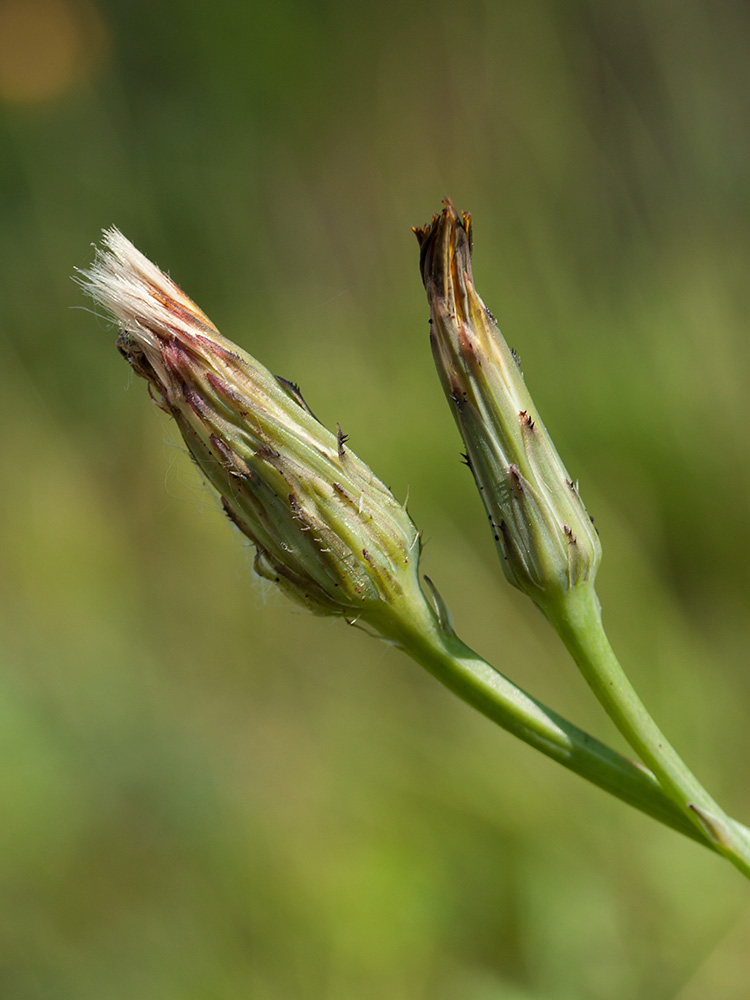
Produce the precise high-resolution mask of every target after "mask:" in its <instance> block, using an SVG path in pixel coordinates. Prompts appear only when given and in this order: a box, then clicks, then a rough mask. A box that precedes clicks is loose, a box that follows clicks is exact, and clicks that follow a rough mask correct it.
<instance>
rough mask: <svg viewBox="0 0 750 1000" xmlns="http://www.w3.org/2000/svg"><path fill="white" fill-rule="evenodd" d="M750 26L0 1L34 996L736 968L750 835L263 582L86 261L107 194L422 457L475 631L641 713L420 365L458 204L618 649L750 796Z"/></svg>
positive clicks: (517, 666)
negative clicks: (564, 604) (740, 846)
mask: <svg viewBox="0 0 750 1000" xmlns="http://www.w3.org/2000/svg"><path fill="white" fill-rule="evenodd" d="M749 42H750V12H749V11H748V9H747V8H746V7H745V6H744V5H741V4H738V3H735V2H728V0H726V2H724V0H722V2H720V3H718V4H716V3H712V4H709V3H707V2H698V0H682V2H681V3H676V2H667V0H664V2H659V3H657V4H647V3H645V2H642V3H629V4H625V3H620V2H615V3H611V4H596V3H585V2H574V3H565V4H561V3H556V2H554V0H546V2H542V3H537V4H524V3H509V4H498V5H494V4H489V3H479V2H473V0H472V2H469V3H466V4H463V5H461V6H458V7H457V6H456V5H449V4H447V3H437V4H414V5H410V6H408V7H407V8H406V9H404V7H403V5H400V4H395V3H385V4H379V5H374V6H372V5H371V6H370V7H362V6H360V5H351V4H344V3H343V2H333V0H321V2H317V3H302V2H292V0H286V2H282V3H277V4H274V5H260V4H254V3H250V4H238V3H229V2H227V3H218V4H212V5H207V4H203V3H197V2H196V0H188V2H182V3H176V2H174V3H172V2H166V0H163V2H161V3H159V4H158V5H151V4H147V3H145V2H143V0H134V2H130V3H127V4H120V3H114V2H99V3H98V4H97V3H95V2H94V0H23V2H21V0H4V2H3V3H0V97H1V98H2V109H1V110H2V118H1V119H0V129H1V130H2V139H1V142H2V150H3V154H2V156H0V211H1V212H2V226H0V253H1V254H2V262H3V271H2V274H3V278H2V283H1V286H0V287H1V289H2V291H1V293H0V345H1V347H0V351H1V357H2V365H0V378H2V386H1V387H0V418H1V419H2V426H3V427H4V429H5V433H4V445H3V449H2V463H3V490H2V492H1V493H0V656H2V670H1V672H0V748H1V759H2V768H1V769H0V887H1V888H2V900H3V906H2V910H1V911H0V913H1V914H2V915H1V916H0V993H2V995H3V996H7V997H9V998H11V997H12V998H13V1000H42V998H44V1000H48V998H49V1000H52V998H54V1000H68V998H70V1000H88V998H91V1000H94V998H95V1000H100V998H102V997H106V998H107V1000H110V998H111V1000H118V998H126V997H127V998H130V997H133V996H144V997H145V996H148V997H149V998H151V997H153V998H158V1000H172V998H174V1000H188V998H190V1000H193V998H195V1000H197V998H201V1000H203V998H206V1000H207V998H209V997H210V998H221V1000H230V998H235V997H237V998H240V997H241V998H246V997H253V998H262V1000H265V998H268V1000H276V998H283V1000H286V998H291V997H294V998H311V1000H312V998H315V1000H317V998H326V1000H328V998H330V1000H338V998H342V1000H344V998H345V1000H348V998H351V997H357V998H364V1000H367V998H370V997H372V998H382V997H388V998H389V1000H399V998H402V997H403V998H404V1000H407V998H408V1000H415V998H418V997H424V998H428V997H429V998H430V1000H443V998H445V1000H453V998H458V997H460V998H471V1000H475V998H476V1000H496V998H497V1000H529V998H539V1000H542V998H544V1000H558V998H559V1000H567V998H573V997H575V998H576V1000H588V998H591V1000H596V998H606V1000H617V998H620V997H622V998H623V1000H624V998H630V997H633V996H647V997H649V998H651V997H654V998H659V997H665V998H666V997H670V998H679V1000H693V998H695V997H697V996H699V995H701V996H721V997H722V1000H733V998H735V997H737V998H739V997H742V996H744V989H745V987H744V984H745V983H746V982H747V981H748V977H749V976H750V963H749V960H748V957H747V956H748V954H750V949H748V946H747V945H748V937H749V936H750V924H749V923H748V915H747V910H746V899H747V895H746V893H747V889H746V886H745V885H743V884H742V882H741V880H740V878H739V876H738V875H737V873H736V872H734V871H733V870H732V869H731V868H730V867H729V866H728V865H726V864H725V863H724V862H722V861H720V860H719V859H717V858H714V857H712V856H711V855H710V854H709V853H708V852H706V851H702V850H701V849H700V848H699V847H697V846H695V845H693V844H691V843H688V842H683V841H682V840H681V839H680V838H678V837H677V836H676V835H675V834H672V833H670V832H669V831H667V830H662V829H660V828H658V827H657V826H656V825H655V824H652V823H649V821H647V820H645V819H643V818H641V817H640V816H638V815H636V814H635V813H632V814H631V813H630V812H629V811H628V810H627V809H625V807H623V806H621V805H620V804H618V803H616V802H614V801H609V800H608V799H606V798H605V797H604V796H603V795H602V794H601V793H599V792H597V791H596V790H593V789H589V788H588V786H586V785H585V784H584V783H583V782H581V781H580V780H578V779H576V778H574V777H572V776H569V775H567V774H564V773H562V772H561V771H560V770H559V769H555V767H554V766H553V765H552V764H550V763H548V762H547V761H545V760H542V759H541V758H539V759H537V757H535V756H534V755H533V754H532V753H531V752H530V751H528V750H527V749H526V748H524V747H522V746H521V745H517V744H516V743H514V742H513V741H512V740H511V739H510V738H509V737H507V736H505V735H504V734H502V733H500V732H499V731H496V730H494V729H493V727H491V726H490V724H489V723H487V722H486V721H485V720H483V719H482V718H480V717H479V716H476V715H474V714H472V713H471V712H470V711H469V710H468V709H467V708H465V707H464V706H462V705H461V704H460V703H458V702H457V701H455V700H453V699H452V698H451V697H450V696H449V695H447V694H446V693H444V692H443V691H442V690H440V689H439V688H437V687H436V685H435V684H434V683H433V682H432V681H431V680H430V679H429V678H428V677H427V676H425V675H422V674H421V673H420V672H419V671H418V670H417V668H416V667H414V666H412V665H411V664H410V663H409V662H408V661H407V660H405V659H403V658H400V657H399V655H398V654H397V653H396V652H395V651H393V650H389V649H387V648H385V647H383V646H381V645H380V644H377V643H375V642H373V641H372V640H371V639H368V638H367V637H366V636H365V635H363V634H361V633H359V632H357V630H354V629H352V630H347V629H346V627H345V626H343V625H341V624H338V623H335V622H328V621H322V620H316V619H313V618H310V617H307V616H305V615H304V614H302V613H300V612H299V611H297V610H295V609H294V608H292V607H291V606H289V605H287V604H286V603H284V602H283V601H282V599H281V598H279V597H277V596H275V595H274V594H272V593H267V592H265V591H263V590H261V589H259V588H258V586H257V585H256V584H255V583H254V582H253V580H252V577H251V570H250V567H251V559H250V554H249V553H248V552H247V551H246V550H245V549H244V548H243V546H242V544H241V542H240V541H239V540H238V538H237V536H235V535H233V534H232V533H231V531H230V530H229V529H228V526H227V524H226V523H225V519H224V518H223V517H222V516H221V514H220V512H219V510H218V507H217V504H216V502H215V501H214V499H213V498H212V497H211V495H210V494H209V492H208V491H207V490H206V489H205V488H204V487H203V486H201V485H200V484H199V482H198V480H197V476H196V474H195V473H194V471H193V470H192V468H191V467H190V465H189V462H188V461H187V459H186V458H185V455H184V454H183V452H182V451H181V449H180V447H179V446H178V444H177V441H176V437H175V432H174V431H173V430H172V428H171V427H169V425H168V424H167V423H166V422H165V421H164V420H163V419H162V415H161V414H160V413H158V411H156V410H155V408H154V407H152V406H150V405H149V402H148V398H147V396H146V393H145V392H144V388H143V386H142V385H141V384H135V382H134V381H133V379H132V378H131V377H130V375H129V373H128V371H127V369H126V366H125V365H124V364H123V363H122V361H121V360H120V359H119V358H118V356H117V354H116V352H115V350H114V331H113V330H111V329H110V328H109V327H108V326H107V324H106V323H105V322H104V321H103V320H102V319H100V318H98V317H95V316H92V315H91V314H89V313H87V312H85V311H81V309H79V308H76V307H80V306H81V305H85V304H84V303H82V301H81V297H80V295H79V292H78V290H77V289H76V287H75V286H74V285H73V284H72V283H71V281H70V274H71V272H72V269H73V268H74V267H75V266H85V265H86V264H87V263H88V262H89V261H90V259H91V254H92V251H91V250H90V249H89V244H90V243H91V242H92V241H93V240H96V239H97V236H98V231H99V229H100V228H101V227H102V226H106V225H110V224H112V223H116V224H117V225H119V226H120V227H121V228H122V230H123V231H124V232H125V233H126V235H127V236H128V237H130V238H131V239H133V240H134V241H135V242H136V243H137V245H139V246H140V247H141V248H142V249H143V250H144V251H145V252H146V253H147V254H149V255H150V256H152V257H153V258H154V259H155V260H156V261H157V262H158V263H160V264H161V265H162V266H164V267H167V268H169V269H170V270H171V273H172V274H173V276H174V277H175V278H176V280H178V281H179V282H180V283H181V284H182V285H183V287H185V289H186V290H187V291H188V293H189V294H191V295H193V296H194V297H195V298H196V299H197V301H198V302H199V303H200V305H201V306H202V307H203V308H204V309H205V310H206V311H207V312H208V314H209V315H210V316H211V317H212V318H213V319H214V321H215V322H217V323H218V325H219V326H220V328H221V329H222V330H223V332H224V333H226V334H227V335H228V336H230V337H232V338H233V339H235V340H237V341H239V342H240V343H242V345H243V346H244V347H246V348H247V349H248V350H250V351H252V352H253V353H254V354H256V355H257V356H258V357H260V358H261V359H262V360H263V361H264V362H265V363H267V364H268V365H269V366H270V367H271V368H272V369H273V370H274V371H277V372H278V373H279V374H282V375H284V376H286V377H288V378H293V379H296V380H299V381H301V383H302V388H303V390H304V392H305V395H306V397H307V399H308V400H309V402H310V404H311V405H312V407H313V409H314V410H315V411H316V412H317V413H318V414H319V415H320V416H321V418H323V419H324V420H325V421H326V422H327V423H328V424H329V425H331V424H334V423H335V421H337V420H340V421H341V423H342V425H343V427H344V429H345V430H346V431H347V432H348V433H349V434H350V435H351V440H352V445H353V446H354V447H355V449H356V450H357V451H358V452H359V453H360V454H361V455H362V456H363V457H364V458H365V459H366V460H367V461H368V462H370V464H371V465H372V466H373V467H374V468H375V469H376V470H377V472H378V474H379V475H381V476H382V477H383V478H385V479H386V481H387V482H389V483H390V484H391V486H392V487H393V489H394V491H395V492H396V493H397V495H400V496H405V495H406V494H407V492H408V494H409V498H410V509H411V511H412V513H413V515H414V517H415V519H416V520H417V522H418V524H419V525H420V527H421V528H422V531H423V533H424V538H425V543H426V546H425V563H424V568H425V569H426V570H427V571H428V572H429V573H430V575H431V576H432V577H433V578H434V579H435V581H436V582H437V584H438V586H439V587H440V589H441V591H442V592H443V594H444V596H445V598H446V600H447V601H448V603H449V605H450V606H451V608H452V610H453V612H454V616H455V619H456V623H457V626H458V628H459V631H460V632H461V634H462V636H463V637H464V638H465V639H467V640H468V641H469V642H471V643H473V644H474V645H476V646H477V648H478V649H479V650H480V651H481V652H482V653H484V654H485V655H487V656H489V657H490V659H492V660H493V661H494V662H496V663H497V665H498V666H500V667H501V668H503V669H505V670H506V671H507V672H508V673H509V674H510V675H511V676H512V677H513V678H514V679H516V680H517V681H519V682H520V683H521V684H523V685H525V686H526V687H528V688H530V689H531V690H533V691H534V693H536V694H538V695H540V696H541V697H543V698H545V699H546V700H547V701H548V702H550V703H552V704H554V705H555V707H557V708H559V709H560V710H561V711H563V712H565V713H566V714H568V715H570V716H571V717H573V718H574V719H575V720H576V721H578V722H580V723H581V724H583V725H585V726H587V727H589V728H591V729H593V730H594V731H595V732H596V733H597V734H598V735H602V736H603V737H605V738H607V739H611V740H612V741H613V742H615V743H616V744H617V745H620V744H619V742H618V740H617V737H616V736H614V735H613V734H612V732H611V730H610V728H609V726H608V724H607V723H606V721H604V720H602V718H601V715H600V713H599V711H598V709H597V707H596V706H595V705H594V704H592V698H590V697H589V695H588V692H587V691H586V690H585V689H584V686H583V684H582V682H581V681H580V680H579V679H578V677H577V676H576V674H575V672H574V670H573V668H572V665H571V664H570V663H568V662H567V660H566V657H565V655H564V654H563V652H562V651H561V650H560V649H559V648H558V645H557V644H556V642H555V640H554V637H553V636H552V635H551V634H550V632H549V630H548V629H547V628H546V627H545V625H544V623H543V622H542V621H541V619H540V617H539V616H538V614H536V613H535V612H534V610H533V608H531V607H530V606H529V605H528V604H527V603H525V602H524V600H523V598H522V597H521V596H520V595H518V594H516V593H514V592H511V590H510V588H508V587H507V586H506V585H505V583H504V581H503V580H502V577H501V573H500V571H499V567H497V566H496V564H495V557H494V554H493V552H492V551H491V549H490V539H489V537H488V535H487V533H486V530H485V526H484V519H483V516H482V513H481V506H480V504H479V502H478V500H477V499H476V498H475V497H474V495H473V487H472V484H471V482H470V477H469V476H468V474H467V473H466V470H463V469H462V468H461V466H460V464H459V461H458V451H459V443H458V439H457V435H456V433H455V431H454V428H453V425H452V422H451V419H450V414H449V413H448V410H447V408H446V407H445V405H444V402H443V400H442V399H441V398H440V393H439V389H438V384H437V380H436V378H435V376H434V373H433V371H432V362H431V359H430V357H429V348H428V344H427V338H426V331H427V324H426V307H425V303H424V300H423V294H422V290H421V287H420V284H419V276H418V269H417V261H416V256H417V255H416V244H415V243H414V241H413V237H412V236H411V234H410V233H409V226H410V225H411V224H415V223H421V222H423V221H425V219H426V218H427V217H429V215H430V214H432V212H434V211H436V210H437V209H438V207H439V202H440V198H441V197H443V196H444V195H446V194H450V195H451V197H453V199H454V200H455V201H456V203H457V204H458V205H459V207H461V208H465V209H468V210H470V211H472V212H473V213H474V217H475V225H476V261H475V263H476V275H477V283H478V287H479V289H480V291H481V293H482V295H483V296H484V298H485V299H486V301H487V302H488V305H489V306H490V307H491V308H492V309H493V311H494V312H495V313H496V314H497V316H498V318H499V320H500V322H501V325H502V326H503V329H504V330H505V332H506V334H507V336H508V338H509V340H510V342H511V343H512V344H513V345H514V346H515V347H516V348H517V349H518V351H519V352H520V354H521V357H522V360H523V365H524V370H525V372H526V376H527V379H528V382H529V384H530V386H531V388H532V391H533V392H534V393H535V397H536V400H537V403H538V404H539V406H540V408H541V410H542V413H543V414H544V417H545V422H546V423H547V425H548V427H549V428H550V429H551V431H552V432H553V434H554V435H555V438H556V440H557V442H558V445H559V447H560V450H561V451H562V453H563V455H564V456H565V458H566V460H567V462H568V465H569V466H570V468H571V471H572V472H573V473H574V474H576V475H579V476H580V480H581V485H582V490H583V495H584V496H585V498H586V500H587V502H588V505H589V507H590V509H591V510H592V511H593V512H594V513H595V515H596V517H597V524H598V525H599V527H600V531H601V534H602V539H603V543H604V550H605V563H604V567H603V570H602V573H601V596H602V599H603V602H604V606H605V615H606V621H607V623H608V626H609V628H610V631H611V634H612V638H613V640H614V642H615V645H616V648H618V650H619V651H620V653H621V655H622V659H623V661H624V663H625V664H626V666H627V668H628V669H629V671H630V673H631V675H632V677H633V679H634V681H635V682H636V685H637V686H638V687H639V688H640V689H642V691H643V694H644V696H645V697H646V700H647V702H648V703H649V704H650V706H651V707H652V709H653V711H654V714H655V715H656V717H657V719H658V720H659V721H660V722H661V723H662V724H663V726H664V728H665V729H666V731H667V732H668V733H669V734H670V735H671V736H672V737H673V738H674V740H675V742H676V744H677V745H678V747H679V748H680V749H681V750H682V751H683V752H684V755H685V757H686V759H687V760H688V761H689V762H690V763H691V764H693V765H694V767H695V769H696V771H697V772H698V774H699V775H700V776H701V777H702V778H703V779H705V781H706V783H707V784H708V786H709V787H710V788H711V789H712V790H713V791H714V792H715V794H716V795H717V796H718V797H719V798H720V799H721V800H722V801H723V803H724V804H725V805H726V807H727V808H728V809H729V810H730V811H733V812H735V813H736V814H737V815H738V816H739V817H740V818H743V819H744V820H745V821H748V820H749V819H750V798H749V797H748V794H747V788H748V783H749V781H750V764H749V761H750V736H749V735H748V729H747V725H746V715H747V706H748V705H750V680H749V677H750V675H749V674H748V671H747V661H748V652H747V651H748V648H750V629H749V628H748V606H749V604H750V583H749V574H748V572H747V562H748V552H750V518H749V517H748V514H747V511H748V499H749V496H750V449H749V448H748V443H747V442H748V438H747V432H746V428H747V426H748V418H749V417H750V396H748V393H747V392H746V389H745V386H746V384H747V380H748V377H750V349H749V348H748V344H749V343H750V340H749V339H748V337H747V328H748V319H747V317H748V315H749V314H750V285H749V283H748V282H747V278H746V275H747V273H748V265H750V201H749V199H748V193H747V190H748V189H747V182H746V178H747V173H748V158H749V155H750V147H749V142H748V135H749V133H748V127H749V125H750V96H749V95H750V70H749V69H748V62H747V57H746V53H747V48H748V43H749Z"/></svg>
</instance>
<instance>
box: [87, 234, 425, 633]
mask: <svg viewBox="0 0 750 1000" xmlns="http://www.w3.org/2000/svg"><path fill="white" fill-rule="evenodd" d="M83 278H84V280H83V284H84V287H85V288H86V290H87V292H88V293H89V294H90V295H92V296H93V298H94V299H95V300H97V301H98V302H100V303H101V304H102V305H103V306H104V307H105V308H106V309H107V310H108V311H109V312H111V313H112V314H113V315H114V317H115V318H116V320H117V322H118V323H119V325H120V327H121V333H120V337H119V340H118V347H119V349H120V351H121V353H122V354H123V355H124V357H125V358H126V359H127V361H129V362H130V364H131V365H132V367H133V368H134V370H135V371H136V373H137V374H138V375H141V376H142V377H143V378H145V379H146V380H147V381H148V384H149V391H150V393H151V396H152V398H153V399H154V400H155V401H156V403H157V404H158V405H159V406H160V407H161V408H162V409H163V410H165V411H166V412H167V413H168V414H170V416H172V417H173V418H174V420H175V421H176V423H177V426H178V427H179V430H180V433H181V434H182V437H183V439H184V441H185V444H186V445H187V447H188V450H189V452H190V454H191V455H192V457H193V458H194V460H195V461H196V463H197V464H198V466H199V468H200V469H201V471H202V472H203V474H204V475H205V477H206V479H207V480H208V481H209V482H210V483H211V485H212V486H213V487H214V488H215V489H216V490H218V492H219V494H220V496H221V503H222V506H223V508H224V510H225V512H226V513H227V515H228V516H229V518H230V519H231V520H232V521H233V523H234V524H235V525H236V526H237V527H238V528H239V529H240V531H242V532H243V533H244V534H245V535H246V536H247V537H248V538H249V539H250V540H251V541H252V542H253V543H254V545H255V547H256V550H257V555H256V559H255V569H256V571H257V572H258V574H259V575H260V576H262V577H264V578H266V579H268V580H272V581H273V582H275V583H277V584H278V585H279V586H280V587H281V589H282V590H284V591H285V592H286V593H287V594H288V595H289V596H291V597H293V598H295V599H297V600H298V601H301V602H302V603H303V604H304V605H306V606H307V607H308V608H310V609H311V610H312V611H314V612H316V613H319V614H340V615H343V616H345V617H346V618H347V619H348V620H350V621H354V620H358V619H360V618H361V619H363V620H365V621H369V622H371V623H373V624H374V625H375V626H376V627H379V624H380V622H381V620H382V619H383V616H384V615H386V616H387V614H388V611H387V610H385V609H388V608H390V607H392V606H393V607H395V606H397V605H399V604H400V602H403V601H407V602H408V601H410V600H412V599H414V598H418V599H419V601H420V602H423V601H424V598H423V596H422V593H421V590H420V587H419V578H418V561H419V539H418V533H417V531H416V529H415V527H414V525H413V524H412V522H411V520H410V518H409V516H408V515H407V513H406V511H405V509H404V507H403V506H402V505H401V504H399V503H398V502H397V501H396V500H395V498H394V497H393V495H392V494H391V493H390V491H389V490H388V489H387V487H386V486H384V485H383V483H381V482H380V481H379V480H378V479H377V478H376V477H375V475H374V474H373V473H372V472H371V470H370V469H369V468H368V467H367V466H366V465H365V464H364V463H363V462H361V461H360V460H359V459H358V458H357V456H356V455H355V454H354V453H353V452H352V451H350V450H349V449H348V448H347V447H346V437H345V435H344V434H342V433H341V431H340V430H339V433H338V435H334V434H331V433H330V432H329V431H328V430H326V428H324V427H323V426H322V425H321V424H320V422H319V421H318V420H317V419H316V418H315V417H314V416H313V414H312V413H311V412H310V410H309V409H308V407H307V405H306V403H305V401H304V400H303V398H302V396H301V395H300V392H299V389H298V388H297V386H295V385H294V384H292V383H290V382H286V381H285V380H284V379H280V378H276V377H275V376H273V375H272V374H271V373H270V372H269V371H267V369H265V368H264V367H263V366H262V365H260V364H259V363H258V362H257V361H255V360H254V359H253V358H252V357H250V356H249V355H248V354H246V353H245V352H244V351H242V350H241V349H240V348H239V347H237V346H235V345H234V344H232V343H231V342H230V341H228V340H226V339H225V338H224V337H222V336H221V334H220V333H219V332H218V331H217V329H216V327H215V326H214V325H213V324H212V323H211V321H210V320H209V319H208V317H207V316H205V315H204V313H203V312H201V310H200V309H199V308H198V307H197V306H196V305H195V304H194V303H193V302H192V301H191V300H190V299H189V298H188V297H187V296H186V295H185V294H184V293H183V292H182V291H181V290H180V289H179V288H178V287H177V285H175V284H174V282H172V281H171V280H170V279H169V278H168V277H167V276H166V275H165V274H163V273H162V272H161V271H160V270H159V269H158V268H157V267H156V266H155V265H154V264H152V263H151V262H150V261H149V260H147V258H146V257H144V256H143V254H141V253H140V252H139V251H138V250H136V248H135V247H134V246H133V245H132V244H131V243H130V242H129V241H128V240H127V239H125V237H124V236H123V235H122V234H121V233H120V232H118V231H117V230H116V229H111V230H109V231H108V232H106V233H105V234H104V249H103V250H102V251H101V252H99V253H98V254H97V258H96V260H95V262H94V264H93V266H92V267H91V269H90V270H89V271H88V272H87V273H85V274H84V276H83Z"/></svg>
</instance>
